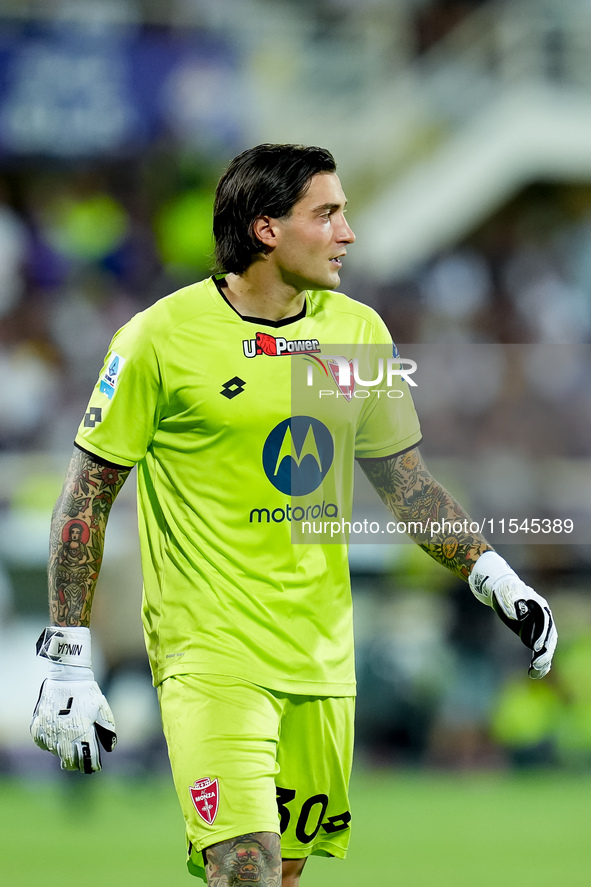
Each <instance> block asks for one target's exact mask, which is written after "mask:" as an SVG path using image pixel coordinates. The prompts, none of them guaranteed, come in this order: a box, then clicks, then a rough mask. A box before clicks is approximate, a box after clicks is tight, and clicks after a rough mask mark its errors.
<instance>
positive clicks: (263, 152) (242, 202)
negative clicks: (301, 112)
mask: <svg viewBox="0 0 591 887" xmlns="http://www.w3.org/2000/svg"><path fill="white" fill-rule="evenodd" d="M336 168H337V165H336V163H335V160H334V157H333V156H332V154H331V153H330V151H327V150H326V149H325V148H315V147H304V145H257V146H256V147H254V148H249V149H248V150H247V151H243V152H242V154H239V155H238V157H235V158H234V160H232V162H231V163H230V165H229V166H228V168H227V169H226V171H225V172H224V173H223V175H222V177H221V179H220V180H219V182H218V186H217V189H216V193H215V201H214V206H213V236H214V238H215V259H216V271H233V272H234V273H235V274H241V273H242V272H243V271H246V269H247V268H248V266H249V265H250V264H251V263H252V261H253V259H254V257H255V255H257V253H261V252H264V251H265V249H266V247H265V245H264V244H263V243H262V242H261V241H260V240H259V239H258V238H257V237H256V236H255V234H254V233H253V223H254V222H255V220H256V219H257V218H258V217H259V216H272V217H273V218H276V219H281V218H284V217H286V216H288V215H289V214H290V212H291V211H292V209H293V207H294V206H295V204H296V203H297V202H298V200H300V198H302V197H303V196H304V194H305V193H306V191H307V189H308V187H309V185H310V180H311V179H312V177H313V176H315V175H316V174H317V173H320V172H335V170H336Z"/></svg>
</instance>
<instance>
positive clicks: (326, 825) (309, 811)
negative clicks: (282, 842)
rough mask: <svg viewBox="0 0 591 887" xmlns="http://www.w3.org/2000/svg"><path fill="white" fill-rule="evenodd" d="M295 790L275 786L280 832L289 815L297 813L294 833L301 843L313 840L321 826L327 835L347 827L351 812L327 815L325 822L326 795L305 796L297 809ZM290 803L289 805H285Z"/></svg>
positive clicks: (283, 828)
mask: <svg viewBox="0 0 591 887" xmlns="http://www.w3.org/2000/svg"><path fill="white" fill-rule="evenodd" d="M295 796H296V792H295V790H294V789H292V788H279V786H277V807H278V809H279V816H280V817H281V820H280V823H279V828H280V830H281V834H283V833H284V832H285V830H286V829H287V827H288V825H289V823H290V821H291V817H292V815H293V816H296V814H299V815H298V819H297V823H296V827H295V834H296V838H297V839H298V841H299V842H300V843H301V844H309V843H310V841H313V840H314V838H315V837H316V835H317V834H318V832H319V831H320V829H321V828H322V829H323V831H325V832H326V833H327V834H328V835H332V834H334V832H340V831H342V830H343V829H345V828H348V827H349V823H350V822H351V814H350V813H349V811H348V810H347V811H346V812H345V813H341V814H340V815H339V816H329V817H328V819H327V820H326V822H323V821H322V820H323V819H324V814H325V813H326V809H327V807H328V796H327V795H312V797H310V798H307V799H306V800H305V801H304V803H303V804H302V805H301V807H300V809H299V811H298V805H297V803H293V802H294V799H295ZM288 804H289V805H290V806H289V807H288V806H287V805H288Z"/></svg>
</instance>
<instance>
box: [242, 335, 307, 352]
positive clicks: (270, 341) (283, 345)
mask: <svg viewBox="0 0 591 887" xmlns="http://www.w3.org/2000/svg"><path fill="white" fill-rule="evenodd" d="M242 348H243V351H244V356H245V357H258V356H259V355H260V354H266V355H267V357H281V356H282V355H285V354H314V353H317V352H319V351H320V343H319V341H318V339H284V338H283V337H282V336H277V337H275V336H270V335H269V334H268V333H257V334H256V338H254V339H243V340H242Z"/></svg>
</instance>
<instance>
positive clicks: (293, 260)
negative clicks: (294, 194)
mask: <svg viewBox="0 0 591 887" xmlns="http://www.w3.org/2000/svg"><path fill="white" fill-rule="evenodd" d="M346 202H347V201H346V199H345V195H344V193H343V189H342V187H341V183H340V181H339V177H338V176H337V175H336V174H335V173H318V174H317V175H315V176H313V178H312V180H311V182H310V186H309V188H308V190H307V191H306V193H305V195H304V196H303V197H302V199H301V200H299V201H298V202H297V203H296V205H295V206H294V208H293V210H292V211H291V213H290V215H289V216H288V217H287V218H283V219H276V220H274V227H275V230H276V232H277V245H276V246H275V248H274V249H273V252H272V254H271V260H272V261H273V262H274V263H275V264H276V267H277V268H278V270H279V272H280V274H281V276H282V278H283V281H284V282H285V283H288V284H289V285H290V286H294V287H295V288H296V289H297V290H298V291H302V290H305V289H335V288H336V287H337V286H338V285H339V283H340V282H341V281H340V277H339V271H340V270H341V264H342V262H341V259H342V257H343V256H344V255H345V252H346V247H347V245H348V244H350V243H353V241H354V240H355V235H354V234H353V232H352V230H351V228H350V227H349V225H348V224H347V221H346V219H345V206H346Z"/></svg>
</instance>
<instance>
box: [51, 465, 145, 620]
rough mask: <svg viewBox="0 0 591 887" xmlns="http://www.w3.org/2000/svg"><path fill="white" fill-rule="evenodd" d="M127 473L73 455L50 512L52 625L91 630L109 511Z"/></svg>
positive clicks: (120, 469) (124, 470)
mask: <svg viewBox="0 0 591 887" xmlns="http://www.w3.org/2000/svg"><path fill="white" fill-rule="evenodd" d="M130 470H131V469H123V468H114V467H107V466H105V465H102V464H100V463H98V462H96V461H95V460H94V459H93V458H92V456H89V455H88V454H87V453H83V452H82V451H81V450H76V451H75V452H74V455H73V456H72V460H71V462H70V467H69V469H68V473H67V476H66V481H65V483H64V487H63V489H62V492H61V495H60V497H59V499H58V501H57V503H56V505H55V508H54V510H53V515H52V519H51V532H50V543H49V567H48V578H49V607H50V616H51V620H52V623H53V624H54V625H85V626H88V625H89V624H90V608H91V605H92V596H93V594H94V589H95V586H96V582H97V579H98V574H99V570H100V565H101V561H102V556H103V547H104V540H105V529H106V525H107V518H108V516H109V512H110V510H111V506H112V505H113V502H114V501H115V498H116V497H117V494H118V492H119V490H120V489H121V487H122V486H123V483H124V481H125V479H126V478H127V476H128V475H129V472H130Z"/></svg>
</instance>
